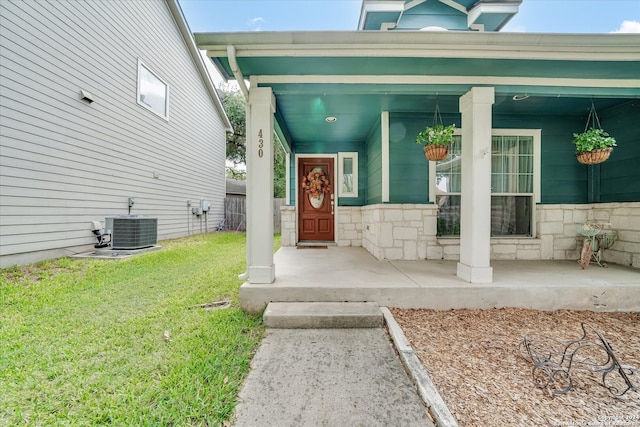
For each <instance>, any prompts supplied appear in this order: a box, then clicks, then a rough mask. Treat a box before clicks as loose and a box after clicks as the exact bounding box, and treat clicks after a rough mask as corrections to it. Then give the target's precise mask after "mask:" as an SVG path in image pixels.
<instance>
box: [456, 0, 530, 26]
mask: <svg viewBox="0 0 640 427" xmlns="http://www.w3.org/2000/svg"><path fill="white" fill-rule="evenodd" d="M519 6H520V3H479V4H478V5H476V6H475V7H473V8H472V9H471V10H470V11H469V13H468V15H467V24H468V25H469V27H471V25H473V24H475V23H476V21H477V20H478V19H480V17H481V16H482V15H485V14H493V13H501V14H505V15H510V16H513V15H515V14H516V13H518V9H519Z"/></svg>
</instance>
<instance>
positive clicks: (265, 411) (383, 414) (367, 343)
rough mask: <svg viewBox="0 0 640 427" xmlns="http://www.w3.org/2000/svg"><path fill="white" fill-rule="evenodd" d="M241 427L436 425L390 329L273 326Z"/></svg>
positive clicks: (241, 412) (256, 365) (248, 388)
mask: <svg viewBox="0 0 640 427" xmlns="http://www.w3.org/2000/svg"><path fill="white" fill-rule="evenodd" d="M252 368H253V370H252V371H251V372H250V373H249V375H248V377H247V379H246V381H245V384H244V386H243V389H242V391H241V392H240V396H239V397H240V401H241V403H240V404H239V405H238V407H237V408H236V417H237V418H236V424H235V425H236V426H238V427H245V426H251V427H253V426H279V427H285V426H296V427H298V426H314V427H315V426H367V427H371V426H392V425H395V426H423V427H425V426H426V427H432V426H433V423H432V421H431V420H430V418H429V417H428V416H427V413H426V410H425V407H424V404H423V403H422V401H421V400H420V398H419V397H418V395H417V393H416V390H415V388H414V386H413V385H412V384H411V382H410V381H409V378H408V377H407V374H406V372H405V370H404V368H403V366H402V364H401V362H400V360H399V358H398V356H397V354H396V353H395V351H394V349H393V347H392V345H391V343H390V341H389V337H388V336H387V334H386V332H385V331H384V330H383V329H382V328H373V329H269V330H268V333H267V335H266V337H265V338H264V340H263V341H262V344H261V346H260V348H259V349H258V352H257V353H256V355H255V357H254V359H253V361H252Z"/></svg>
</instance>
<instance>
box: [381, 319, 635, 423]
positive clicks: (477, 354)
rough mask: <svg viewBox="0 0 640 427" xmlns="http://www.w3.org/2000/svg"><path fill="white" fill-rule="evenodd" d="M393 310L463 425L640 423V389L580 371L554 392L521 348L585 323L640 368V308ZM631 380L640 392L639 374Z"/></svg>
mask: <svg viewBox="0 0 640 427" xmlns="http://www.w3.org/2000/svg"><path fill="white" fill-rule="evenodd" d="M391 311H392V313H393V316H394V317H395V318H396V320H397V321H398V323H399V324H400V326H401V327H402V330H403V331H404V333H405V335H406V336H407V338H408V339H409V341H410V342H411V345H412V347H413V349H414V350H415V352H416V354H417V355H418V357H419V358H420V360H421V362H422V364H423V366H424V368H425V369H426V370H427V372H428V373H429V375H430V376H431V379H432V380H433V382H434V384H435V385H436V387H437V388H438V390H439V392H440V394H441V395H442V398H443V399H444V401H445V403H446V404H447V406H448V407H449V410H450V411H451V412H452V414H453V416H454V417H455V418H456V419H457V420H458V423H459V425H460V426H461V427H471V426H477V427H491V426H500V427H507V426H569V425H574V426H575V425H580V426H587V425H592V426H605V425H612V426H614V425H616V426H640V393H639V392H633V391H629V392H627V393H626V394H625V395H624V396H622V397H620V398H616V397H613V396H611V394H609V392H608V390H607V389H606V388H604V387H603V386H602V385H601V375H599V374H595V373H591V372H586V371H577V370H574V371H573V372H572V374H571V377H572V380H573V389H572V390H571V391H569V392H568V393H567V394H563V395H557V394H553V393H549V390H545V389H540V388H538V387H537V386H536V385H535V384H534V382H533V377H532V368H533V365H532V364H531V363H530V362H528V361H526V360H525V359H524V358H523V357H522V356H521V353H520V351H519V349H518V344H519V343H520V342H521V341H522V339H523V338H524V336H525V335H528V334H532V333H537V334H542V335H546V336H550V337H553V338H556V339H559V340H562V341H568V340H573V339H579V338H581V337H582V333H583V331H582V328H581V326H580V325H581V323H582V322H586V323H589V324H590V325H591V326H593V327H594V328H596V329H597V330H599V331H600V332H601V333H602V334H603V335H604V336H605V338H606V339H607V340H608V341H609V342H610V343H611V346H612V347H613V350H614V352H615V354H616V357H617V358H618V361H619V362H620V363H621V364H622V365H629V366H633V367H635V368H637V369H640V313H595V312H590V311H566V310H561V311H554V312H544V311H536V310H525V309H515V308H506V309H492V310H450V311H434V310H400V309H392V310H391ZM613 375H617V374H615V373H611V374H609V377H608V379H610V378H611V377H612V376H613ZM630 379H631V380H632V382H633V383H634V384H635V385H636V387H638V389H639V391H640V377H639V376H637V375H635V376H633V377H631V378H630Z"/></svg>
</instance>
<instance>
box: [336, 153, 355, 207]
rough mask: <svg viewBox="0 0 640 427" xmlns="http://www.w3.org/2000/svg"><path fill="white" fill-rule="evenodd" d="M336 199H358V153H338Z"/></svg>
mask: <svg viewBox="0 0 640 427" xmlns="http://www.w3.org/2000/svg"><path fill="white" fill-rule="evenodd" d="M338 184H339V185H338V197H358V153H357V152H352V153H338Z"/></svg>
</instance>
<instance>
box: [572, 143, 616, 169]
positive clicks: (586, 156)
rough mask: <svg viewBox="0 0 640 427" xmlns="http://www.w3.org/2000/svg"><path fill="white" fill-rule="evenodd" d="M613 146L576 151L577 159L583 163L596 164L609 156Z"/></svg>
mask: <svg viewBox="0 0 640 427" xmlns="http://www.w3.org/2000/svg"><path fill="white" fill-rule="evenodd" d="M612 151H613V148H611V147H609V148H601V149H599V150H592V151H581V152H578V153H576V157H577V158H578V161H579V162H580V163H582V164H583V165H597V164H598V163H602V162H604V161H605V160H607V159H608V158H609V156H610V155H611V152H612Z"/></svg>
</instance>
